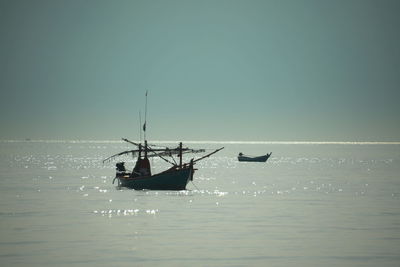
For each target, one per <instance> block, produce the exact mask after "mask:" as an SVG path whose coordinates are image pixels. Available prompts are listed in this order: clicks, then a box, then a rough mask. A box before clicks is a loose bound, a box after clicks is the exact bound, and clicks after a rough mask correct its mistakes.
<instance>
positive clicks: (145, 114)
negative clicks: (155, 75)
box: [143, 90, 148, 141]
mask: <svg viewBox="0 0 400 267" xmlns="http://www.w3.org/2000/svg"><path fill="white" fill-rule="evenodd" d="M147 93H148V91H147V90H146V106H145V110H144V125H143V134H144V140H145V141H146V140H147V139H146V123H147Z"/></svg>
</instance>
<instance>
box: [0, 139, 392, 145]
mask: <svg viewBox="0 0 400 267" xmlns="http://www.w3.org/2000/svg"><path fill="white" fill-rule="evenodd" d="M132 141H133V142H138V143H140V141H139V140H132ZM0 142H1V143H29V142H32V143H72V144H74V143H123V142H124V141H123V140H95V139H93V140H83V139H82V140H81V139H15V140H13V139H0ZM149 142H151V143H160V144H165V143H167V144H168V143H179V142H182V143H186V144H232V145H234V144H236V145H400V141H237V140H231V141H212V140H200V141H199V140H198V141H195V140H185V141H176V140H151V141H149Z"/></svg>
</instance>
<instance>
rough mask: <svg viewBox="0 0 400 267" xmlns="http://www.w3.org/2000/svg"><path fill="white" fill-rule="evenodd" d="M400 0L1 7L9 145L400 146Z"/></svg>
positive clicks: (53, 0)
mask: <svg viewBox="0 0 400 267" xmlns="http://www.w3.org/2000/svg"><path fill="white" fill-rule="evenodd" d="M399 14H400V1H397V0H394V1H381V0H379V1H378V0H375V1H367V0H359V1H355V0H343V1H340V0H326V1H324V0H315V1H301V0H293V1H281V0H276V1H267V0H264V1H218V0H213V1H166V0H163V1H151V0H150V1H133V0H132V1H107V0H106V1H100V0H93V1H91V0H80V1H73V0H68V1H57V0H49V1H42V0H36V1H32V0H29V1H18V0H11V1H4V0H0V38H1V42H0V89H1V91H0V127H1V128H0V129H1V131H0V139H18V138H32V139H118V138H120V137H128V138H132V139H138V136H139V115H138V114H139V110H141V111H142V115H143V114H144V94H145V91H146V89H147V90H149V99H148V108H149V109H148V137H149V139H153V140H154V139H157V140H176V139H182V140H244V141H245V140H258V141H260V140H265V141H270V140H281V141H287V140H299V141H301V140H315V141H322V140H324V141H325V140H327V141H399V140H400V105H399V100H400V86H399V85H400V30H399V29H400V15H399Z"/></svg>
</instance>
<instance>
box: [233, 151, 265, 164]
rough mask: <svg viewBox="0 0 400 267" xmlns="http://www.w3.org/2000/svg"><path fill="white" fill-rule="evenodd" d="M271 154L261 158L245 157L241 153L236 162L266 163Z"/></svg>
mask: <svg viewBox="0 0 400 267" xmlns="http://www.w3.org/2000/svg"><path fill="white" fill-rule="evenodd" d="M271 154H272V152H271V153H268V154H266V155H263V156H256V157H254V156H246V155H244V154H243V153H242V152H240V153H239V156H238V160H239V161H251V162H266V161H267V160H268V158H269V157H270V156H271Z"/></svg>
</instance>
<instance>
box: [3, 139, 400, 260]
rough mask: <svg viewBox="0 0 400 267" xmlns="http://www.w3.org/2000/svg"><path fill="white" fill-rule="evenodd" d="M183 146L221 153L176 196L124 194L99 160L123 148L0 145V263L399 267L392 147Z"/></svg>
mask: <svg viewBox="0 0 400 267" xmlns="http://www.w3.org/2000/svg"><path fill="white" fill-rule="evenodd" d="M191 146H194V147H199V148H201V147H205V148H210V149H211V148H216V147H219V146H225V147H226V148H225V149H224V150H223V151H221V152H219V153H217V154H215V155H214V156H213V157H211V158H209V159H206V160H204V161H201V162H199V164H198V165H197V168H198V171H197V172H196V173H195V179H194V184H192V183H190V184H189V185H188V190H187V191H180V192H173V191H134V190H126V189H124V190H118V189H117V188H116V187H115V186H114V185H112V180H113V178H114V174H115V170H114V163H109V164H105V165H103V164H102V160H103V159H104V158H106V157H108V156H110V155H112V154H114V153H117V152H120V151H122V150H124V149H130V147H129V146H127V145H126V144H123V143H119V142H45V141H40V142H6V141H1V142H0V170H1V172H0V198H1V199H0V200H1V201H0V237H1V239H0V265H1V266H400V145H395V144H386V145H377V144H376V145H344V144H341V145H338V144H325V145H316V144H301V145H300V144H297V145H295V144H191ZM270 151H272V152H273V154H272V157H271V158H270V159H269V160H268V162H267V163H239V162H237V160H236V155H237V154H238V153H239V152H243V153H247V154H253V155H261V154H265V153H266V152H270ZM188 159H189V158H188ZM124 160H125V161H127V163H126V165H127V166H128V167H133V164H134V162H133V160H132V159H131V158H129V157H127V158H124ZM166 167H168V166H167V165H166V163H164V162H163V161H162V160H160V159H154V160H153V161H152V168H153V172H158V171H161V170H163V169H165V168H166Z"/></svg>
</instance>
